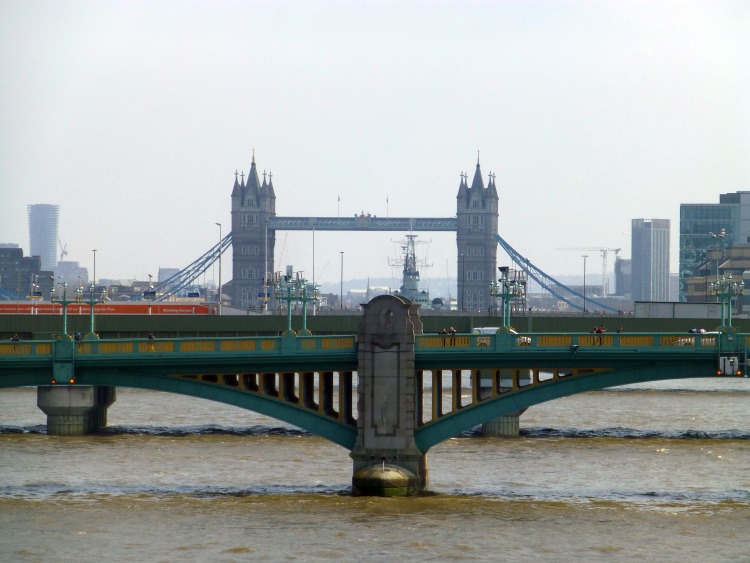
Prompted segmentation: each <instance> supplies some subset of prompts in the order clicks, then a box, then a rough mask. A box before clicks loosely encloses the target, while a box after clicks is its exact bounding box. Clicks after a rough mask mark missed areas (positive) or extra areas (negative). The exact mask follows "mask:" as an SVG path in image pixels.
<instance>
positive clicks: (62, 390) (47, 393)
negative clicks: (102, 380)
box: [36, 385, 115, 436]
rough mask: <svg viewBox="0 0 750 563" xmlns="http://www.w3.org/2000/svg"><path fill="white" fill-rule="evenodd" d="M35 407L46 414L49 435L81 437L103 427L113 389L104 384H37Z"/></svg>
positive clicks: (113, 396) (112, 396)
mask: <svg viewBox="0 0 750 563" xmlns="http://www.w3.org/2000/svg"><path fill="white" fill-rule="evenodd" d="M36 401H37V406H38V407H39V408H40V409H41V410H42V412H44V414H46V415H47V434H49V435H50V436H83V435H85V434H93V433H95V432H98V431H99V430H101V429H102V428H105V427H106V426H107V408H108V407H110V406H111V405H112V403H114V402H115V388H114V387H110V386H105V385H70V386H68V385H60V386H53V385H45V386H39V387H37V395H36Z"/></svg>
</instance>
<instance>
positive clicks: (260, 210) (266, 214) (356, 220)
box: [229, 153, 498, 311]
mask: <svg viewBox="0 0 750 563" xmlns="http://www.w3.org/2000/svg"><path fill="white" fill-rule="evenodd" d="M238 176H239V177H238ZM272 180H273V178H272V175H271V174H266V173H265V172H264V173H263V181H262V182H261V181H260V176H259V174H258V170H257V168H256V163H255V153H253V158H252V162H251V164H250V170H249V172H248V174H247V181H246V180H245V175H244V173H242V174H237V173H235V180H234V187H233V189H232V249H233V250H232V265H233V268H232V271H233V277H234V279H233V280H232V283H231V290H230V292H229V293H230V295H231V299H232V305H233V306H235V307H240V308H246V309H255V310H260V309H262V308H263V304H264V301H263V299H262V298H263V296H264V295H266V292H267V283H268V280H269V279H270V277H271V276H272V275H273V264H274V248H275V245H276V231H278V230H282V231H302V230H305V231H313V230H318V231H400V232H404V231H407V232H416V231H432V232H435V231H454V232H455V233H456V248H457V252H456V272H457V279H458V287H457V295H458V308H459V309H460V310H465V311H486V310H487V309H488V308H489V307H490V305H491V302H492V297H491V295H490V293H489V284H490V282H492V281H495V278H496V271H497V267H496V266H497V239H496V238H495V235H496V234H497V232H498V195H497V187H496V185H495V176H494V174H490V175H489V179H488V183H487V186H486V187H485V184H484V180H483V179H482V171H481V168H480V164H479V161H477V165H476V170H475V172H474V177H473V179H472V182H471V185H469V184H468V174H464V173H462V174H461V180H460V183H459V186H458V193H457V195H456V215H455V217H377V216H371V215H361V216H354V217H279V216H278V215H277V214H276V194H275V192H274V187H273V181H272Z"/></svg>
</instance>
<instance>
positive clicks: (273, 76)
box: [0, 0, 750, 282]
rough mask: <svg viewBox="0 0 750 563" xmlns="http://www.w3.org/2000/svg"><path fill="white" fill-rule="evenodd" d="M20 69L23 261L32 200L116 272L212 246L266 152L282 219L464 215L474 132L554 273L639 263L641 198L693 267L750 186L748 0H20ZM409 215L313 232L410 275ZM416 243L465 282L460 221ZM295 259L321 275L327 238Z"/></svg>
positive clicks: (174, 261) (8, 210) (162, 263)
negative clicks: (726, 211)
mask: <svg viewBox="0 0 750 563" xmlns="http://www.w3.org/2000/svg"><path fill="white" fill-rule="evenodd" d="M0 69H1V71H0V242H9V243H18V244H20V245H21V246H22V247H23V248H24V252H25V253H26V254H28V252H29V242H28V222H27V212H26V206H27V205H28V204H34V203H53V204H60V206H61V213H60V228H59V234H60V238H61V240H62V241H63V242H64V243H67V249H68V256H67V257H66V259H68V260H74V261H78V262H80V263H81V265H83V266H86V267H88V268H89V270H91V267H92V262H93V259H92V252H91V250H92V249H94V248H96V249H98V252H97V277H100V278H101V277H105V278H134V277H135V278H138V279H147V276H148V274H153V275H156V274H157V271H158V269H159V267H177V268H182V267H185V266H187V265H188V264H189V263H191V262H192V261H193V260H195V259H196V258H198V257H199V256H200V255H201V254H203V253H204V252H205V251H207V250H208V249H209V248H210V246H211V245H212V244H215V243H216V242H217V241H218V235H219V234H218V227H217V226H216V225H215V223H216V222H220V223H222V224H223V225H224V233H226V232H227V230H228V229H229V228H230V210H231V200H230V194H231V191H232V185H233V183H234V173H235V170H238V171H240V172H241V171H244V172H245V174H247V171H248V169H249V167H250V161H251V157H252V151H253V149H255V155H256V161H257V165H258V168H259V170H260V171H261V172H262V171H263V170H266V171H272V172H273V183H274V187H275V190H276V195H277V202H276V206H277V207H276V209H277V213H278V214H279V215H281V216H297V215H302V216H310V215H315V216H336V215H337V213H339V212H340V214H341V215H342V216H348V215H353V214H355V213H359V212H360V211H364V212H365V213H368V212H369V213H372V214H375V215H381V216H384V215H386V214H388V215H390V216H391V217H396V216H421V217H451V216H454V215H455V212H456V200H455V196H456V192H457V189H458V185H459V181H460V174H461V173H462V172H468V173H469V175H470V177H471V175H472V174H473V172H474V167H475V165H476V162H477V151H478V150H479V151H480V159H481V166H482V171H483V173H484V175H485V181H486V178H487V174H488V173H489V172H493V173H495V174H496V175H497V179H496V183H497V186H498V191H499V195H500V228H499V230H500V234H501V236H503V237H504V238H505V239H506V240H507V241H508V242H509V243H510V244H511V245H513V246H514V247H515V248H516V249H517V250H518V251H520V252H521V253H522V254H523V255H524V256H526V257H527V258H528V259H530V260H531V261H532V262H534V263H535V264H537V265H538V266H539V267H540V268H541V269H542V270H544V271H546V272H547V273H549V274H552V275H562V274H579V273H581V271H582V268H583V264H582V259H581V254H584V253H588V254H589V255H592V258H590V259H589V260H590V262H589V268H591V269H592V270H594V271H596V270H597V269H598V268H600V266H599V264H600V259H599V258H598V255H597V253H595V252H583V251H568V250H558V249H559V248H579V247H593V248H596V247H607V248H622V249H623V250H622V253H621V256H624V257H630V237H629V231H630V220H631V219H633V218H641V217H643V218H668V219H671V221H672V271H677V261H678V256H677V248H678V238H679V206H680V203H689V202H692V203H717V202H718V195H719V193H724V192H733V191H738V190H749V189H750V3H748V2H746V1H734V2H733V1H720V0H706V1H694V2H690V1H659V0H647V1H633V0H629V1H622V2H615V1H591V2H584V1H551V0H540V1H529V0H518V1H505V2H503V1H494V2H471V1H465V0H462V1H455V2H408V1H398V2H387V1H377V2H352V1H341V2H284V1H271V2H249V1H243V2H239V1H238V2H229V1H221V0H212V1H210V2H209V1H192V2H191V1H179V2H177V1H175V2H172V1H154V0H149V1H143V2H141V1H127V2H125V1H92V2H84V1H62V0H60V1H47V2H40V1H34V0H20V1H16V0H3V1H2V2H0ZM339 196H340V198H341V201H340V204H339V203H338V197H339ZM339 206H340V207H339ZM403 234H406V233H382V234H366V235H365V234H362V235H359V234H349V233H347V234H333V233H317V234H316V241H315V242H316V244H315V269H316V276H317V278H318V280H319V281H324V282H326V281H327V282H334V281H337V280H338V279H339V276H340V256H341V255H340V252H342V251H343V252H344V253H345V255H344V261H345V264H344V277H345V278H351V277H366V276H370V277H379V276H391V275H392V273H393V270H392V268H391V267H390V266H389V265H388V258H389V257H390V258H396V257H397V254H398V253H397V249H396V246H394V244H392V242H391V241H392V240H395V239H398V238H401V236H402V235H403ZM419 239H420V240H425V241H431V244H429V245H427V248H426V249H424V248H423V252H425V251H426V252H427V253H428V256H427V259H428V261H429V262H430V263H431V264H433V267H432V268H431V269H428V270H425V271H423V274H422V275H423V277H437V276H445V275H446V273H448V274H450V275H451V276H455V273H456V245H455V235H453V234H440V233H420V237H419ZM276 256H277V264H275V267H276V269H282V268H283V267H284V265H286V264H293V265H294V266H295V269H297V270H305V271H306V272H307V273H308V275H309V274H310V273H311V271H312V268H313V264H312V236H311V235H310V234H308V233H299V232H289V233H288V234H285V233H284V232H280V233H279V234H278V242H277V248H276ZM594 256H596V257H594ZM591 261H593V262H591ZM507 262H508V260H507V259H506V258H504V255H502V254H500V255H499V258H498V263H499V264H504V263H507ZM612 262H613V258H611V259H610V265H611V263H612ZM224 265H225V266H224V267H225V270H224V271H225V272H227V273H224V274H223V275H224V280H225V281H226V279H227V277H228V276H229V275H230V274H229V273H230V272H231V260H230V259H229V256H227V257H226V259H225V260H224Z"/></svg>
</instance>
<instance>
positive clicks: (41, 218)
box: [27, 203, 60, 271]
mask: <svg viewBox="0 0 750 563" xmlns="http://www.w3.org/2000/svg"><path fill="white" fill-rule="evenodd" d="M27 209H28V213H29V255H30V256H39V257H40V258H41V259H42V264H41V269H42V270H50V271H54V270H55V267H56V266H57V240H58V237H57V226H58V219H59V216H60V206H59V205H52V204H49V203H37V204H34V205H29V206H28V207H27Z"/></svg>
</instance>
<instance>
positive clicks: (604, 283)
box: [557, 247, 622, 297]
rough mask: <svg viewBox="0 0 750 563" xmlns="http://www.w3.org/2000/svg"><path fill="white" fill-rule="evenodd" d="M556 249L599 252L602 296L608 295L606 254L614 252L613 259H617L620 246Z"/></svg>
mask: <svg viewBox="0 0 750 563" xmlns="http://www.w3.org/2000/svg"><path fill="white" fill-rule="evenodd" d="M557 250H576V251H585V252H601V253H602V297H607V295H609V277H608V275H607V274H608V270H607V254H608V253H609V252H614V253H615V259H617V255H618V254H619V253H620V251H621V250H622V248H602V247H593V248H590V247H589V248H558V249H557Z"/></svg>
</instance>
